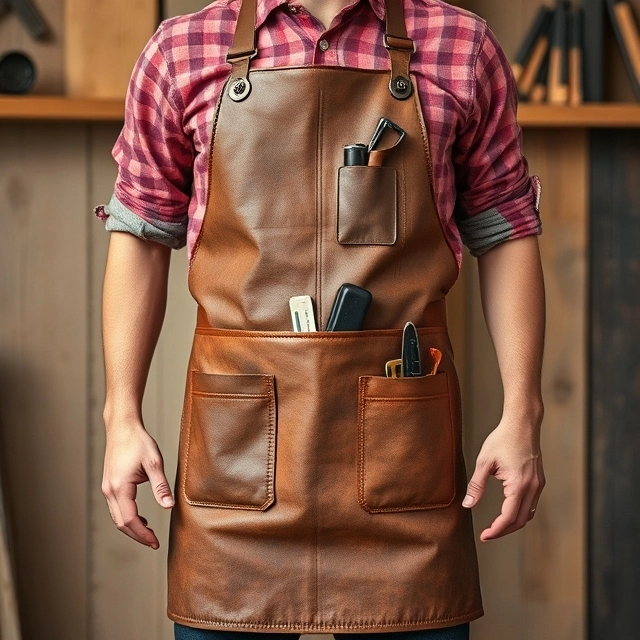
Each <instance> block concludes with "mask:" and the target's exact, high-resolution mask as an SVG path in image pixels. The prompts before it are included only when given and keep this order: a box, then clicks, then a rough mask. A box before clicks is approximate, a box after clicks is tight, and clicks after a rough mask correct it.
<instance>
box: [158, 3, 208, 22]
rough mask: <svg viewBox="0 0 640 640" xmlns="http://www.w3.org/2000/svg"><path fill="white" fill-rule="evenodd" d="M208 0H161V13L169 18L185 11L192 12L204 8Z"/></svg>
mask: <svg viewBox="0 0 640 640" xmlns="http://www.w3.org/2000/svg"><path fill="white" fill-rule="evenodd" d="M208 4H210V2H209V0H162V15H163V17H164V18H171V17H172V16H178V15H182V14H185V13H194V12H196V11H200V9H204V7H206V6H207V5H208Z"/></svg>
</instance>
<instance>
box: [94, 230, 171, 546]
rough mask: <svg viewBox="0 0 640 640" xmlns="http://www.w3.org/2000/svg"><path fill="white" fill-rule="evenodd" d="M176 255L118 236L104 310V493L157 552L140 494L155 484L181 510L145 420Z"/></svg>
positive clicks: (127, 528) (122, 525)
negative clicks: (147, 387)
mask: <svg viewBox="0 0 640 640" xmlns="http://www.w3.org/2000/svg"><path fill="white" fill-rule="evenodd" d="M170 255H171V250H170V249H169V248H168V247H165V246H163V245H160V244H157V243H156V242H147V241H145V240H140V239H139V238H137V237H135V236H133V235H130V234H128V233H123V232H118V231H114V232H112V233H111V239H110V242H109V257H108V260H107V268H106V271H105V276H104V293H103V305H102V318H103V324H102V334H103V340H104V361H105V376H106V383H107V385H106V386H107V393H106V398H105V406H104V414H103V417H104V423H105V426H106V427H107V451H106V454H105V458H104V475H103V479H102V493H104V495H105V497H106V499H107V503H108V504H109V510H110V511H111V517H112V518H113V520H114V522H115V523H116V526H117V527H118V529H120V531H122V532H124V533H126V534H127V535H128V536H131V537H132V538H133V539H134V540H137V541H138V542H140V543H142V544H145V545H148V546H150V547H151V548H153V549H157V548H158V547H159V546H160V544H159V543H158V538H156V535H155V533H153V530H151V529H149V528H148V527H147V521H146V520H145V519H144V518H142V517H140V516H139V515H138V507H137V505H136V493H137V490H138V485H139V484H142V483H143V482H146V481H147V480H148V481H149V482H150V483H151V488H152V490H153V495H154V496H155V498H156V500H157V501H158V502H159V503H160V504H161V505H162V506H163V507H165V508H167V509H169V508H171V507H172V506H173V497H172V495H171V489H170V488H169V483H168V482H167V478H166V477H165V475H164V464H163V461H162V455H161V454H160V450H159V449H158V445H157V444H156V441H155V440H154V439H153V438H152V437H151V436H150V435H149V434H148V433H147V431H146V430H145V428H144V425H143V422H142V396H143V394H144V388H145V384H146V380H147V376H148V373H149V366H150V364H151V358H152V357H153V351H154V349H155V345H156V343H157V341H158V336H159V334H160V329H161V327H162V320H163V318H164V310H165V307H166V303H167V279H168V273H169V262H170Z"/></svg>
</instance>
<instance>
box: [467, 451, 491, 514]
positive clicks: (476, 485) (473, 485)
mask: <svg viewBox="0 0 640 640" xmlns="http://www.w3.org/2000/svg"><path fill="white" fill-rule="evenodd" d="M490 475H491V473H490V468H489V465H487V464H483V463H481V462H479V461H478V462H476V470H475V471H474V473H473V476H472V477H471V480H469V484H468V485H467V495H466V496H465V497H464V500H463V501H462V506H463V507H473V506H474V505H475V504H476V503H477V502H478V500H480V498H481V497H482V494H483V493H484V488H485V485H486V484H487V480H488V479H489V476H490Z"/></svg>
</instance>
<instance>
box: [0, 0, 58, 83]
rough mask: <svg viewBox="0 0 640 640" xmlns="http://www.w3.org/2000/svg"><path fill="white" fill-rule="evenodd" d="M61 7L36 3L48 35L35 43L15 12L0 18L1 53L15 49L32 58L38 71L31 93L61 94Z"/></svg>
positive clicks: (49, 0)
mask: <svg viewBox="0 0 640 640" xmlns="http://www.w3.org/2000/svg"><path fill="white" fill-rule="evenodd" d="M64 3H65V0H38V1H37V3H36V4H37V5H38V9H39V10H40V12H41V14H42V16H43V18H44V19H45V21H46V23H47V25H48V26H49V28H50V31H51V35H50V37H49V38H48V39H47V40H46V41H44V40H42V41H40V40H39V41H34V40H33V39H32V38H31V36H30V35H29V34H28V33H27V31H26V30H25V28H24V26H23V25H22V23H21V22H20V21H19V20H18V17H17V15H16V13H15V12H10V13H7V14H3V15H2V16H0V53H2V52H4V51H9V50H12V49H18V50H20V51H23V52H25V53H26V54H27V55H28V56H29V57H30V58H32V60H33V61H34V62H35V64H36V70H37V76H36V83H35V86H34V89H33V90H34V93H43V94H51V93H53V94H59V93H62V92H63V90H64V46H63V34H64Z"/></svg>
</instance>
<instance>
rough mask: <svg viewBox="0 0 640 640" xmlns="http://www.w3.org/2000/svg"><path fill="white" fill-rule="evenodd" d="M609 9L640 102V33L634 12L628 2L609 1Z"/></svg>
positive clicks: (612, 24) (634, 90)
mask: <svg viewBox="0 0 640 640" xmlns="http://www.w3.org/2000/svg"><path fill="white" fill-rule="evenodd" d="M607 8H608V9H609V17H610V18H611V26H612V27H613V32H614V33H615V35H616V40H617V41H618V45H619V46H620V52H621V53H622V59H623V60H624V64H625V66H626V68H627V73H628V74H629V79H630V80H631V86H632V87H633V92H634V93H635V96H636V99H637V100H640V31H639V30H638V26H637V24H636V20H635V17H634V14H633V10H632V8H631V5H630V4H629V3H628V2H626V0H607Z"/></svg>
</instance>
